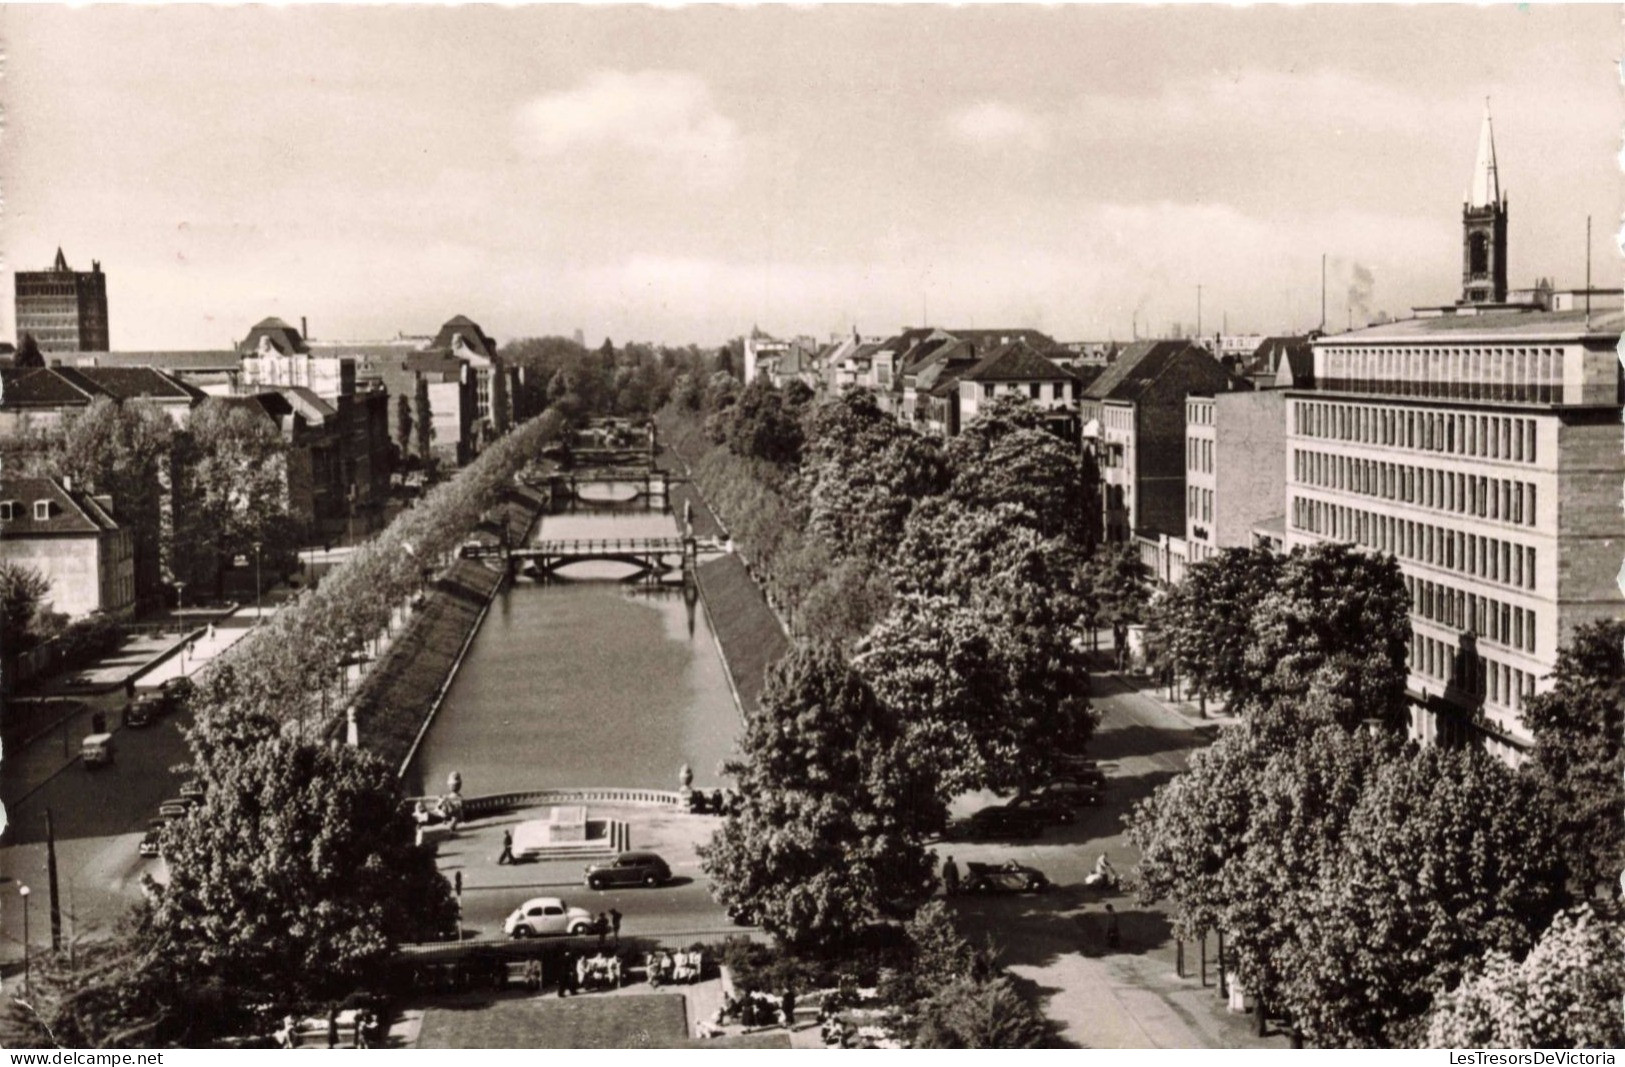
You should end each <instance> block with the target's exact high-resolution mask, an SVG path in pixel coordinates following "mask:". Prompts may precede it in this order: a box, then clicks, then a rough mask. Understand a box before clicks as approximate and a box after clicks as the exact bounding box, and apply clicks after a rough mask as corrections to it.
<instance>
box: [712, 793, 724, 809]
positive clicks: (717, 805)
mask: <svg viewBox="0 0 1625 1067" xmlns="http://www.w3.org/2000/svg"><path fill="white" fill-rule="evenodd" d="M711 812H712V814H715V815H721V814H723V810H722V790H720V789H713V790H711Z"/></svg>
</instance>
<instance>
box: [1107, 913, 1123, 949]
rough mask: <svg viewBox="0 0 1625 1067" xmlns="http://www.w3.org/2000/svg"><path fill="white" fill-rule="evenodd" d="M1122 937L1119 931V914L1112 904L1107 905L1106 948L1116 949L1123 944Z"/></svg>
mask: <svg viewBox="0 0 1625 1067" xmlns="http://www.w3.org/2000/svg"><path fill="white" fill-rule="evenodd" d="M1122 940H1123V939H1122V935H1121V934H1120V933H1119V932H1118V929H1117V912H1116V911H1115V910H1114V909H1113V908H1112V906H1111V905H1110V904H1107V905H1106V947H1107V948H1112V949H1115V948H1117V947H1118V945H1120V944H1121V943H1122Z"/></svg>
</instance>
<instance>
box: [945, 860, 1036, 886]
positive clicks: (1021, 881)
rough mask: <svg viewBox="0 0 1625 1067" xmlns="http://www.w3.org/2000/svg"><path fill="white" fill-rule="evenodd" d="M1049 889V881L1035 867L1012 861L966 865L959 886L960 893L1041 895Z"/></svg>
mask: <svg viewBox="0 0 1625 1067" xmlns="http://www.w3.org/2000/svg"><path fill="white" fill-rule="evenodd" d="M1049 887H1050V880H1049V879H1048V878H1046V877H1045V876H1044V872H1043V871H1041V870H1039V869H1038V868H1036V867H1025V866H1023V865H1021V864H1019V863H1017V862H1015V861H1014V860H1011V861H1010V862H1009V863H998V864H994V863H967V864H965V879H964V881H962V882H960V884H959V891H960V892H961V893H984V894H989V895H992V894H997V893H1042V892H1044V891H1045V890H1047V889H1048V888H1049Z"/></svg>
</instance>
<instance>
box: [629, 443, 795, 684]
mask: <svg viewBox="0 0 1625 1067" xmlns="http://www.w3.org/2000/svg"><path fill="white" fill-rule="evenodd" d="M660 462H661V463H662V464H663V465H666V466H668V468H675V469H676V470H680V471H681V472H682V473H683V474H684V476H685V477H691V476H692V474H691V472H690V471H689V469H688V464H687V463H686V462H685V461H684V460H683V458H682V456H680V455H678V454H677V453H676V452H673V451H671V450H669V449H668V450H666V451H664V452H662V453H661V457H660ZM685 505H692V507H693V515H694V533H695V534H696V535H697V536H700V537H727V536H728V535H729V534H728V529H727V527H726V525H725V524H724V523H723V522H722V521H721V519H719V518H718V516H717V515H716V513H715V512H714V511H712V509H711V507H710V505H709V504H707V503H706V501H705V498H704V496H703V495H702V494H701V493H700V491H699V487H698V486H696V485H695V484H694V483H693V482H692V481H688V482H683V483H680V484H678V485H674V486H672V487H671V506H672V511H673V512H674V513H675V514H677V515H682V514H683V512H684V507H685ZM679 521H681V520H679ZM695 581H696V583H697V584H698V586H699V589H700V599H701V601H702V602H703V603H704V605H705V614H706V617H707V618H708V619H709V620H710V623H711V633H712V634H714V635H715V637H716V642H717V651H718V653H719V654H720V655H721V656H722V665H723V667H724V668H726V670H727V673H728V680H729V683H730V684H731V685H732V687H733V691H734V699H735V701H736V702H737V703H738V704H739V708H740V712H741V713H742V714H746V715H749V714H751V713H753V712H755V710H756V709H757V707H759V706H760V704H761V697H762V683H763V681H764V680H765V676H766V673H767V668H768V667H770V666H772V665H773V664H774V663H776V662H778V660H779V658H780V657H782V656H783V655H784V654H785V653H786V652H788V651H789V650H790V639H789V637H788V636H787V635H786V634H785V630H784V624H783V623H782V622H781V621H780V620H779V616H778V614H777V613H776V612H774V610H773V608H772V607H771V606H770V605H769V604H768V602H767V596H766V594H765V593H764V592H763V591H762V588H761V587H760V586H759V585H757V583H756V580H755V579H754V578H752V577H751V574H750V569H749V567H748V566H747V564H746V560H745V558H744V557H743V556H741V555H739V554H738V553H732V554H729V555H726V556H719V557H717V558H715V559H710V560H706V561H705V562H703V563H701V564H700V566H699V568H698V569H697V571H696V573H695Z"/></svg>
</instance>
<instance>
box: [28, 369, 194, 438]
mask: <svg viewBox="0 0 1625 1067" xmlns="http://www.w3.org/2000/svg"><path fill="white" fill-rule="evenodd" d="M0 381H3V382H4V388H3V390H0V438H7V437H23V436H27V435H28V434H30V433H36V432H41V431H50V430H54V429H57V428H59V427H60V426H61V425H62V422H63V420H64V419H65V418H68V417H71V416H73V415H75V414H78V413H80V412H83V411H84V410H85V409H87V408H89V407H90V405H91V404H92V403H93V402H94V401H95V400H96V399H97V398H98V397H106V398H107V399H109V400H113V401H115V402H122V401H125V400H135V399H142V400H146V401H148V402H150V403H152V404H154V405H156V406H157V407H158V409H159V410H160V411H163V412H164V413H165V414H167V415H168V416H169V417H170V419H172V420H173V421H174V423H175V425H176V426H178V427H181V428H183V429H184V428H185V426H186V424H187V422H188V421H189V420H190V418H191V415H192V409H193V408H195V407H197V405H198V404H200V403H202V402H203V400H204V399H205V395H204V393H203V391H202V390H200V389H196V388H193V387H192V386H190V385H188V384H186V383H185V382H183V381H181V380H180V379H179V378H176V377H174V376H173V375H169V374H165V373H164V372H162V371H160V370H157V369H155V368H152V367H94V366H92V367H20V368H7V369H5V370H4V371H3V372H0Z"/></svg>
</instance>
